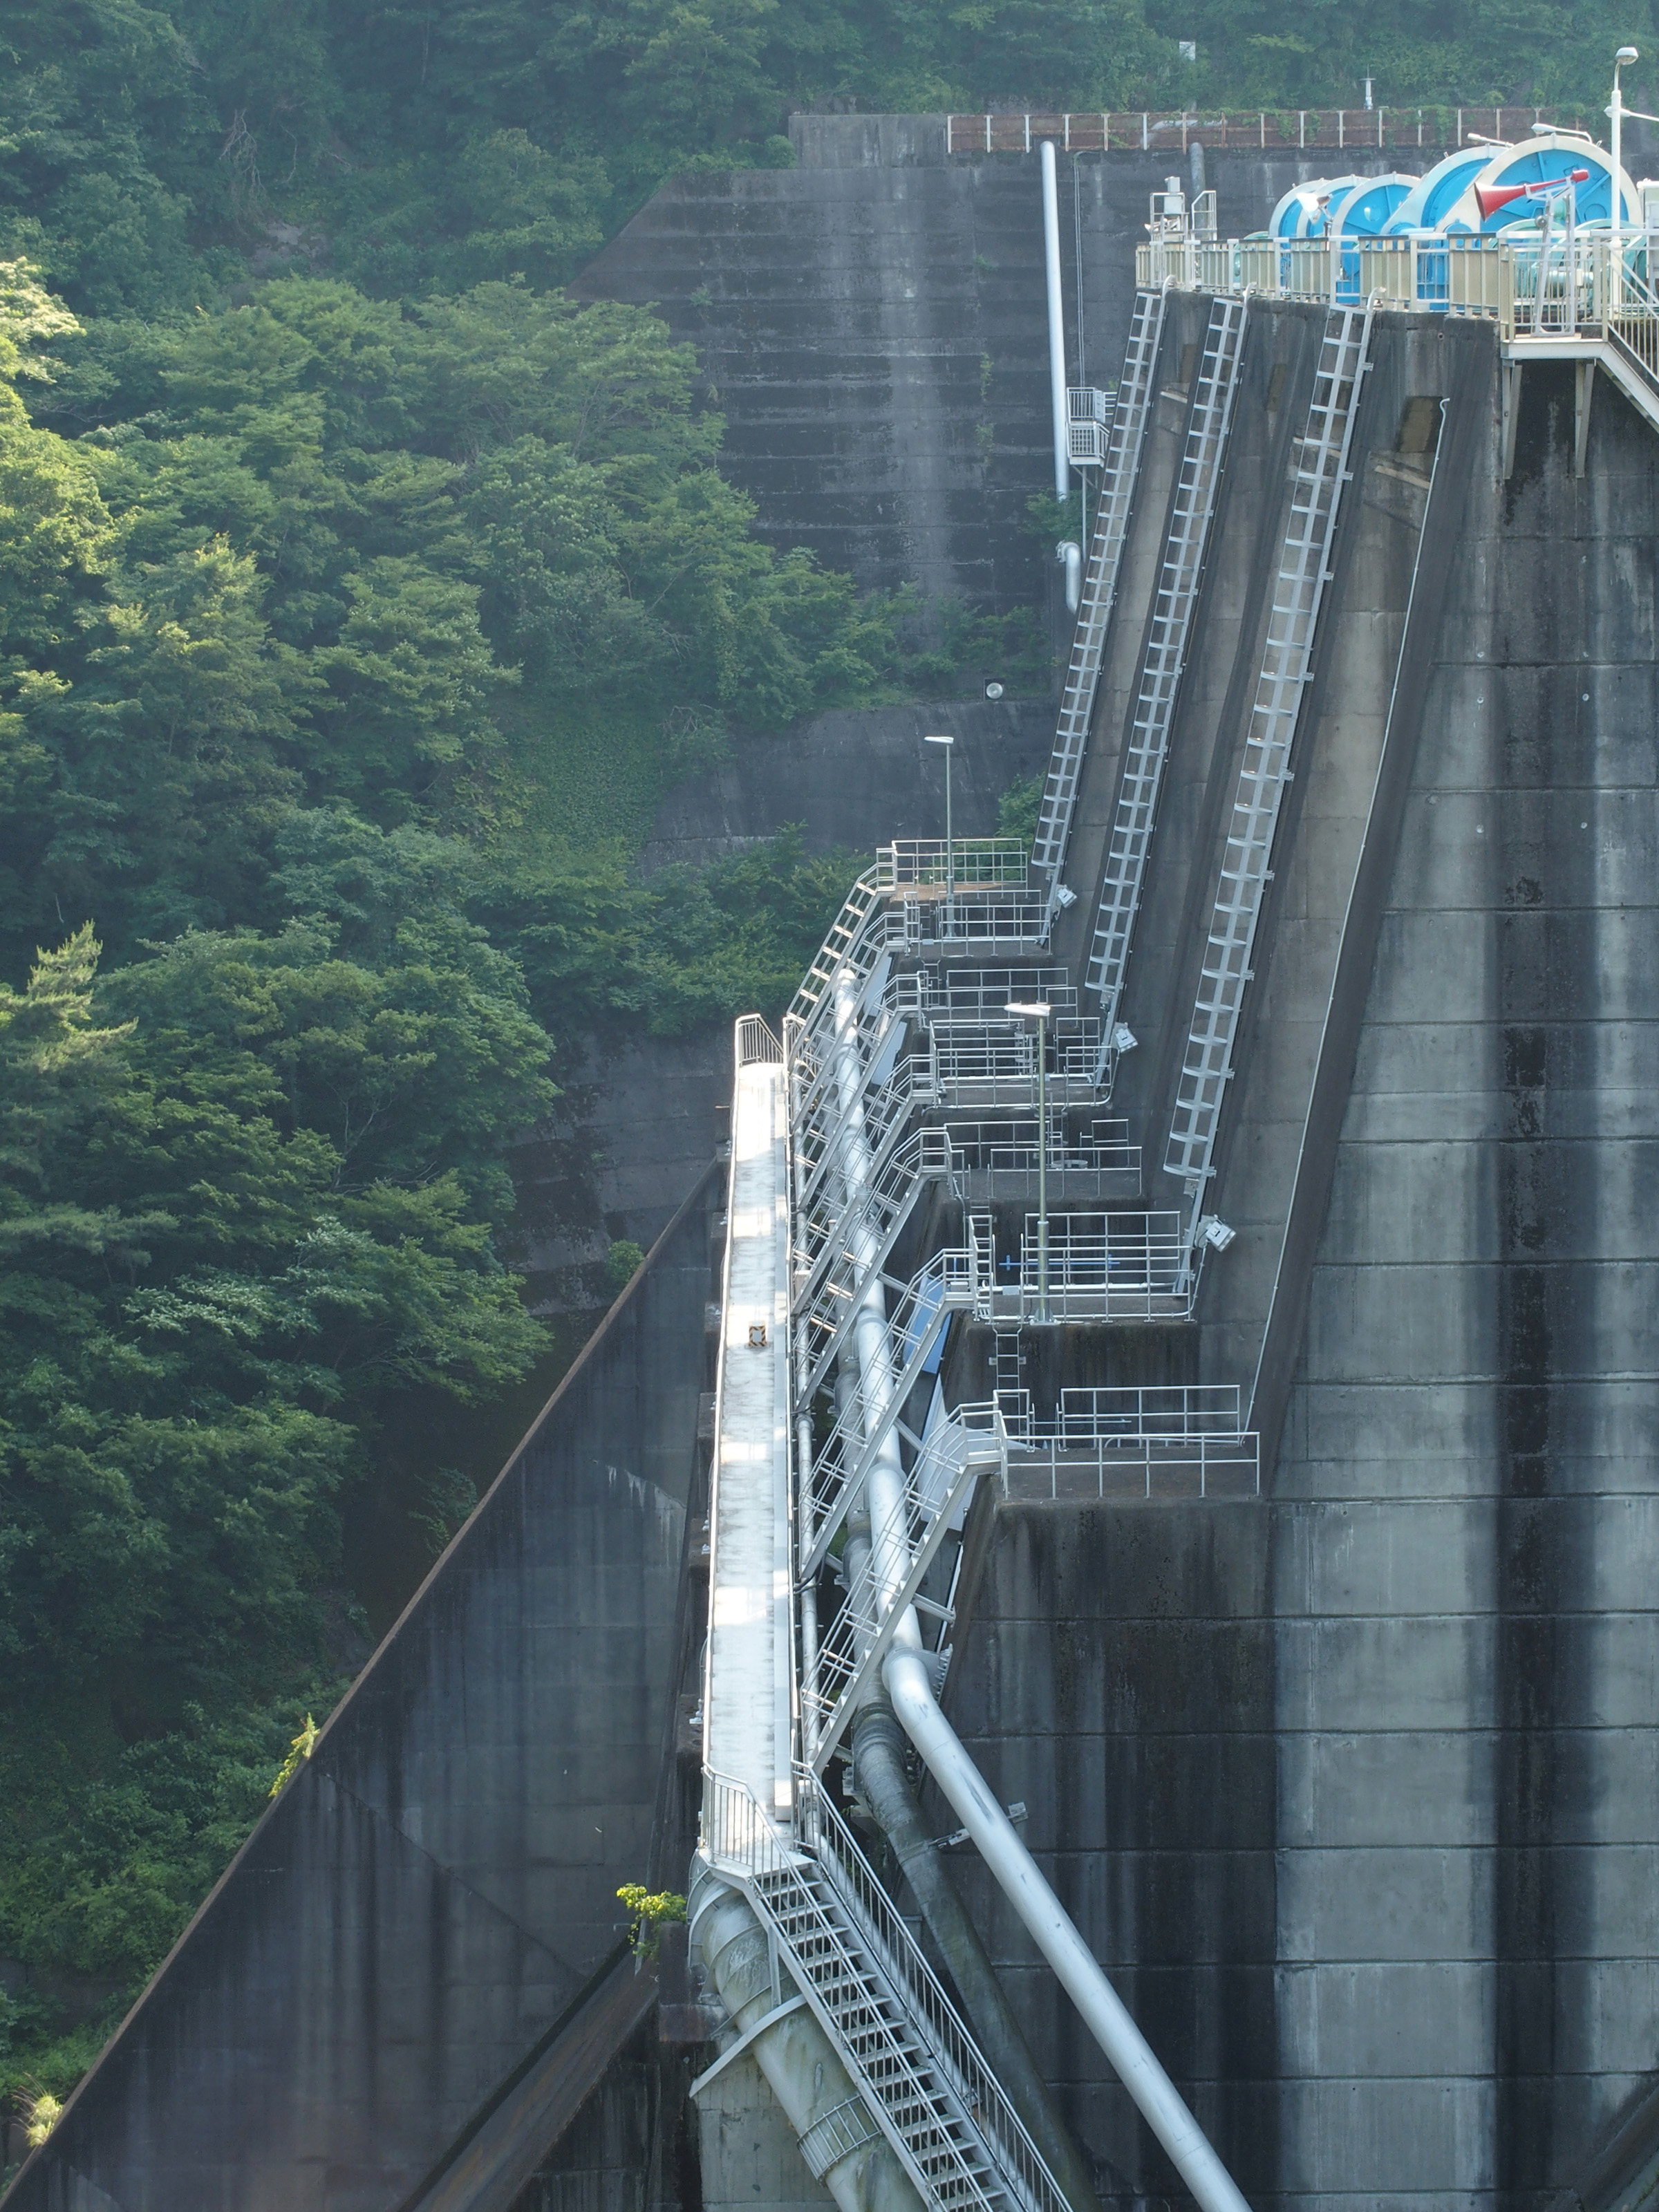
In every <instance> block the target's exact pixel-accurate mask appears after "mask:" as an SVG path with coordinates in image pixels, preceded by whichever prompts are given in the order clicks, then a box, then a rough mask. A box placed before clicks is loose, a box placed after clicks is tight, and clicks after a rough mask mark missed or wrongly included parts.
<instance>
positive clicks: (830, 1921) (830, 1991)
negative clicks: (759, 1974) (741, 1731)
mask: <svg viewBox="0 0 1659 2212" xmlns="http://www.w3.org/2000/svg"><path fill="white" fill-rule="evenodd" d="M795 1811H796V1820H797V1826H798V1831H799V1836H800V1838H801V1847H792V1845H791V1844H789V1843H787V1842H786V1840H785V1839H784V1838H783V1837H782V1836H781V1835H780V1834H779V1832H778V1831H777V1830H776V1828H775V1827H774V1826H773V1825H772V1823H771V1821H770V1820H769V1819H768V1817H767V1815H766V1814H765V1812H764V1811H763V1809H762V1808H761V1807H760V1806H759V1805H758V1804H757V1802H756V1801H755V1799H754V1798H753V1797H752V1796H750V1793H749V1791H748V1790H744V1788H743V1787H742V1786H741V1784H737V1783H733V1782H731V1781H729V1780H727V1779H726V1778H725V1777H724V1776H721V1775H717V1774H708V1775H707V1776H705V1778H704V1784H703V1850H704V1851H705V1853H706V1854H707V1856H708V1860H709V1862H710V1863H711V1864H712V1865H713V1866H714V1867H715V1868H716V1869H718V1870H719V1871H720V1873H721V1874H723V1875H726V1877H727V1878H728V1879H729V1880H731V1881H735V1882H736V1883H737V1885H738V1887H740V1888H741V1889H742V1891H743V1893H744V1895H745V1896H746V1897H747V1898H748V1899H749V1902H750V1905H752V1907H753V1908H754V1911H755V1913H756V1915H757V1918H758V1919H759V1920H760V1922H761V1924H762V1926H763V1928H764V1929H765V1930H766V1933H767V1936H768V1938H769V1942H770V1943H771V1945H772V1946H774V1947H775V1952H776V1954H777V1960H778V1966H779V1969H780V1972H779V1977H778V1979H777V1982H776V1983H775V1993H776V1996H777V2002H778V2008H782V2006H784V2005H785V2004H786V2003H789V2002H793V1999H790V1998H787V1997H786V1996H785V1995H784V1992H783V1988H782V1974H783V1972H787V1974H788V1977H789V1978H790V1979H791V1980H792V1981H793V1983H794V1984H795V1988H796V1990H797V1992H798V1993H799V1996H800V1997H802V1998H804V1999H805V2002H806V2003H807V2004H808V2005H809V2006H810V2007H811V2010H812V2012H813V2014H814V2015H816V2017H817V2021H818V2023H819V2025H820V2026H821V2027H823V2031H824V2033H825V2034H826V2035H827V2036H828V2037H829V2041H830V2044H831V2045H832V2046H833V2047H834V2049H835V2051H836V2055H837V2056H838V2057H840V2058H841V2060H842V2063H843V2064H844V2065H845V2067H846V2069H847V2070H848V2074H849V2075H851V2077H852V2079H853V2080H854V2081H855V2082H856V2083H857V2084H858V2085H859V2092H860V2093H859V2094H858V2095H857V2096H856V2097H854V2098H852V2099H849V2100H847V2101H846V2102H844V2103H843V2104H842V2105H838V2106H835V2107H834V2108H833V2110H832V2111H831V2112H829V2113H826V2114H825V2115H824V2116H823V2118H820V2119H819V2120H818V2121H817V2122H816V2123H815V2124H814V2125H813V2127H812V2128H811V2129H810V2130H808V2132H807V2134H806V2135H805V2136H803V2138H802V2142H801V2148H802V2150H803V2151H804V2152H805V2154H806V2158H807V2162H808V2164H809V2165H810V2166H811V2168H812V2171H813V2172H814V2174H815V2176H816V2177H817V2178H818V2179H822V2178H823V2175H824V2173H826V2172H828V2171H829V2167H830V2166H833V2165H834V2164H835V2163H836V2160H837V2159H838V2158H840V2157H842V2156H844V2155H845V2154H846V2153H847V2152H848V2151H849V2150H852V2149H855V2148H858V2147H859V2146H860V2144H862V2143H865V2142H869V2141H871V2140H872V2137H873V2136H874V2135H875V2133H876V2132H877V2130H879V2131H880V2133H881V2134H882V2135H883V2136H884V2137H885V2138H886V2140H887V2142H888V2143H889V2144H890V2147H891V2148H892V2150H893V2152H894V2154H896V2157H897V2159H898V2160H899V2163H900V2164H901V2166H902V2167H903V2168H904V2171H905V2172H906V2173H907V2174H908V2176H909V2178H910V2179H911V2181H912V2182H913V2183H914V2184H915V2187H916V2190H917V2191H918V2192H919V2194H920V2195H921V2200H922V2202H923V2203H925V2204H927V2205H929V2206H938V2207H939V2208H940V2212H1068V2209H1067V2206H1066V2200H1065V2197H1063V2196H1062V2195H1061V2193H1060V2186H1059V2185H1058V2183H1057V2182H1056V2181H1055V2180H1054V2176H1053V2175H1052V2173H1050V2172H1049V2171H1048V2166H1047V2165H1046V2164H1045V2163H1044V2161H1043V2159H1042V2154H1041V2152H1040V2151H1039V2150H1038V2149H1037V2148H1036V2144H1035V2143H1034V2142H1032V2141H1031V2138H1030V2136H1029V2135H1028V2134H1027V2132H1026V2130H1025V2129H1024V2125H1023V2124H1022V2123H1021V2121H1020V2119H1019V2117H1018V2114H1017V2113H1016V2112H1014V2110H1013V2107H1012V2106H1011V2105H1010V2104H1009V2102H1008V2100H1007V2098H1006V2096H1005V2095H1004V2093H1003V2092H1002V2090H1001V2088H1000V2086H999V2084H998V2082H997V2080H996V2077H995V2075H994V2074H993V2073H992V2071H991V2069H990V2068H989V2066H988V2065H987V2063H986V2062H985V2059H984V2058H983V2057H982V2056H981V2053H980V2051H979V2049H978V2047H977V2045H975V2042H974V2040H973V2039H972V2037H971V2036H970V2035H969V2033H968V2031H967V2029H966V2028H965V2027H963V2023H962V2021H961V2019H960V2018H959V2016H958V2015H957V2011H956V2008H955V2007H954V2005H953V2004H952V2003H951V2000H950V1998H949V1997H948V1996H946V1995H945V1990H944V1989H943V1987H942V1986H941V1984H940V1983H939V1979H938V1977H937V1976H936V1975H935V1974H934V1973H933V1970H932V1968H931V1967H930V1966H928V1964H927V1960H926V1959H924V1958H923V1956H922V1954H921V1951H920V1950H919V1949H918V1948H917V1947H916V1943H915V1938H914V1937H913V1936H911V1934H910V1931H909V1929H908V1928H907V1927H906V1926H905V1925H904V1923H903V1922H902V1920H901V1919H900V1917H899V1916H898V1914H897V1913H896V1911H894V1909H893V1906H892V1904H891V1901H890V1899H889V1898H888V1896H887V1894H886V1893H885V1892H884V1890H883V1888H882V1887H881V1884H880V1882H879V1881H878V1880H877V1878H876V1875H875V1873H874V1871H873V1869H872V1868H871V1867H870V1865H869V1863H868V1862H867V1861H866V1859H865V1857H864V1855H863V1853H862V1852H861V1851H860V1850H859V1847H858V1844H857V1843H856V1842H855V1841H854V1838H853V1835H852V1833H851V1832H850V1830H849V1829H848V1827H847V1825H846V1823H845V1822H844V1821H843V1820H842V1819H841V1816H840V1815H839V1814H837V1813H836V1809H835V1808H834V1807H833V1805H831V1804H830V1803H829V1801H828V1799H827V1797H826V1796H824V1795H823V1792H822V1791H821V1790H819V1789H818V1788H817V1784H816V1783H815V1782H814V1781H813V1779H812V1778H811V1776H810V1775H809V1774H806V1773H805V1772H803V1773H801V1774H800V1775H799V1778H798V1782H797V1794H796V1808H795Z"/></svg>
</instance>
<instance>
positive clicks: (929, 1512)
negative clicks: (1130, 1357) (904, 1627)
mask: <svg viewBox="0 0 1659 2212" xmlns="http://www.w3.org/2000/svg"><path fill="white" fill-rule="evenodd" d="M1006 1443H1007V1437H1006V1430H1005V1429H1004V1426H1003V1424H1002V1419H1001V1416H1000V1413H999V1412H998V1409H997V1407H996V1405H995V1403H994V1401H992V1402H990V1403H988V1404H986V1405H983V1406H958V1407H957V1409H956V1411H955V1412H954V1413H952V1414H951V1416H950V1418H949V1419H946V1420H943V1421H940V1422H938V1423H936V1424H935V1425H934V1427H933V1429H932V1430H931V1431H930V1432H929V1434H928V1436H927V1440H926V1442H925V1443H923V1444H922V1446H921V1450H920V1451H919V1452H918V1453H917V1455H916V1458H915V1462H914V1464H913V1465H912V1466H911V1468H909V1470H908V1473H907V1474H906V1475H905V1477H904V1480H903V1482H902V1484H901V1485H899V1486H898V1489H897V1494H896V1497H895V1498H894V1500H893V1503H892V1505H891V1507H890V1510H889V1511H888V1512H887V1513H886V1514H885V1515H884V1516H883V1517H882V1518H881V1519H880V1520H879V1521H878V1522H874V1521H872V1527H871V1530H870V1543H869V1546H868V1548H867V1550H866V1551H865V1552H864V1553H862V1555H861V1559H860V1565H859V1566H858V1567H857V1568H855V1570H854V1572H853V1574H852V1575H851V1577H849V1580H848V1588H847V1592H846V1595H845V1596H844V1597H843V1598H842V1602H841V1604H840V1605H839V1606H838V1607H836V1612H835V1613H834V1614H833V1615H832V1617H831V1618H830V1620H829V1624H828V1626H825V1627H823V1628H822V1629H821V1630H820V1632H819V1637H818V1646H817V1663H816V1665H815V1667H814V1668H813V1670H812V1679H811V1682H810V1684H805V1685H803V1687H802V1692H801V1711H802V1718H803V1722H804V1723H805V1729H804V1732H805V1738H806V1743H807V1746H808V1747H809V1749H810V1753H811V1764H812V1766H813V1768H814V1770H815V1771H817V1772H819V1773H822V1772H823V1769H824V1767H825V1765H827V1764H828V1763H829V1759H830V1758H831V1757H832V1755H833V1754H834V1752H835V1749H836V1745H837V1743H838V1742H839V1741H840V1740H841V1737H842V1733H843V1732H844V1730H845V1729H846V1728H847V1725H848V1723H849V1722H850V1721H851V1719H852V1717H853V1712H854V1708H855V1707H856V1706H857V1705H859V1704H860V1703H861V1701H862V1699H863V1698H864V1696H865V1694H866V1685H867V1684H868V1683H869V1682H870V1681H871V1680H872V1678H873V1677H874V1675H875V1674H876V1671H877V1669H878V1668H879V1667H880V1665H881V1662H882V1659H883V1658H884V1656H885V1653H886V1650H887V1647H888V1644H889V1643H890V1641H891V1639H892V1638H893V1636H894V1634H895V1633H896V1631H897V1629H898V1627H899V1626H900V1624H901V1622H902V1620H903V1617H904V1615H905V1613H907V1611H908V1608H909V1607H910V1605H911V1604H912V1603H913V1601H915V1596H916V1594H917V1592H918V1591H919V1590H920V1589H921V1585H922V1583H923V1582H924V1581H925V1580H926V1578H927V1571H928V1570H929V1568H930V1567H931V1566H932V1565H933V1560H934V1558H935V1556H936V1555H937V1553H938V1552H939V1547H940V1545H941V1544H942V1543H943V1541H944V1539H945V1533H946V1531H947V1530H948V1529H949V1528H951V1527H952V1526H953V1525H955V1523H956V1522H957V1519H958V1516H959V1515H960V1513H961V1511H962V1510H963V1507H965V1506H966V1504H968V1502H969V1492H970V1491H971V1489H972V1487H973V1485H974V1483H975V1481H976V1480H977V1479H978V1477H979V1476H980V1475H981V1474H999V1473H1000V1472H1001V1471H1002V1464H1003V1454H1004V1450H1005V1448H1006ZM851 1494H852V1491H851V1488H850V1486H849V1490H848V1492H843V1495H842V1500H841V1504H842V1507H843V1508H844V1506H845V1505H846V1504H847V1503H848V1501H849V1498H850V1495H851ZM839 1518H840V1515H839V1511H838V1512H837V1513H836V1515H835V1516H834V1517H833V1518H832V1519H830V1520H828V1521H826V1522H825V1524H824V1528H825V1531H826V1532H828V1531H829V1530H832V1529H833V1528H834V1527H835V1526H836V1522H838V1521H839ZM884 1556H886V1557H894V1556H897V1557H902V1559H903V1560H904V1562H905V1565H904V1571H903V1575H902V1579H901V1580H899V1582H898V1583H897V1584H896V1587H895V1588H892V1589H888V1588H886V1587H885V1586H884V1584H883V1583H882V1581H881V1579H880V1571H879V1568H878V1561H879V1560H880V1559H882V1558H883V1557H884ZM808 1565H809V1566H810V1563H808Z"/></svg>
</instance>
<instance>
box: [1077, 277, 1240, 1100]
mask: <svg viewBox="0 0 1659 2212" xmlns="http://www.w3.org/2000/svg"><path fill="white" fill-rule="evenodd" d="M1245 316H1246V303H1245V301H1243V300H1242V299H1230V298H1218V299H1216V300H1214V301H1212V303H1211V307H1210V320H1209V326H1208V329H1207V330H1206V334H1205V340H1204V353H1203V357H1202V360H1201V362H1200V366H1199V370H1198V374H1197V377H1196V379H1195V380H1194V392H1193V405H1192V411H1191V414H1190V416H1188V427H1187V442H1186V447H1185V450H1184V451H1183V453H1182V461H1181V473H1180V476H1179V477H1178V478H1177V480H1176V494H1175V501H1174V504H1173V507H1172V508H1171V512H1170V534H1169V538H1168V540H1167V542H1166V544H1165V545H1164V562H1163V566H1162V568H1160V570H1159V572H1158V588H1157V591H1156V593H1155V594H1154V597H1153V601H1152V622H1151V624H1150V625H1149V627H1148V629H1147V634H1146V646H1145V647H1144V649H1143V651H1142V653H1141V660H1140V676H1139V683H1138V684H1137V687H1136V691H1135V702H1134V707H1133V711H1132V713H1131V716H1130V723H1129V735H1128V741H1127V744H1126V745H1125V747H1124V755H1123V767H1122V771H1121V775H1120V778H1119V781H1118V790H1117V803H1116V805H1115V808H1114V810H1113V816H1112V828H1111V835H1110V837H1109V840H1108V843H1107V848H1106V866H1105V871H1104V874H1103V878H1102V880H1101V887H1100V906H1099V910H1098V913H1097V919H1096V922H1095V933H1094V943H1093V946H1092V949H1091V952H1090V955H1089V966H1088V971H1087V974H1086V975H1085V986H1086V987H1087V988H1088V989H1089V990H1091V991H1097V992H1098V993H1099V994H1100V1000H1101V1032H1102V1046H1101V1062H1100V1068H1099V1071H1098V1072H1099V1073H1102V1074H1103V1073H1105V1071H1106V1068H1107V1066H1108V1064H1109V1060H1110V1056H1111V1036H1112V1031H1113V1030H1114V1029H1115V1026H1116V1023H1117V1009H1118V1001H1119V1000H1120V998H1121V994H1122V990H1123V975H1124V969H1125V967H1126V966H1127V962H1128V957H1129V945H1130V939H1131V938H1132V936H1133V931H1134V920H1135V914H1136V910H1137V909H1138V908H1139V904H1140V891H1141V884H1142V882H1143V879H1144V878H1145V875H1146V856H1147V853H1148V851H1149V850H1150V848H1151V846H1152V827H1153V823H1154V821H1155V820H1156V817H1157V814H1158V793H1159V791H1160V789H1161V787H1162V784H1163V780H1164V762H1165V760H1166V758H1167V757H1168V755H1169V749H1170V727H1171V725H1172V723H1173V721H1174V719H1175V709H1176V699H1177V697H1178V696H1179V693H1180V689H1181V678H1182V671H1183V670H1184V668H1185V667H1186V664H1187V643H1188V636H1189V635H1190V632H1191V629H1192V620H1193V612H1194V607H1195V605H1196V604H1197V600H1198V587H1199V580H1200V575H1201V574H1202V570H1203V566H1204V550H1205V546H1206V544H1207V542H1208V539H1209V534H1210V524H1211V521H1212V519H1213V516H1214V513H1215V502H1216V494H1217V491H1218V488H1219V485H1220V482H1221V471H1222V464H1223V461H1224V459H1225V454H1226V450H1227V433H1228V429H1229V428H1230V426H1231V421H1232V411H1233V399H1234V396H1235V394H1236V393H1237V389H1238V366H1239V357H1240V355H1241V352H1242V350H1243V339H1244V326H1245Z"/></svg>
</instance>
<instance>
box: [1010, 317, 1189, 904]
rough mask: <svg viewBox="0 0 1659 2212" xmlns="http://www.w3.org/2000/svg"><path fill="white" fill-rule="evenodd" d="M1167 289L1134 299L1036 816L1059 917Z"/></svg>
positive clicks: (1041, 857)
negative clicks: (1062, 877) (1068, 663)
mask: <svg viewBox="0 0 1659 2212" xmlns="http://www.w3.org/2000/svg"><path fill="white" fill-rule="evenodd" d="M1168 296H1169V292H1168V288H1167V287H1166V286H1160V287H1159V289H1158V290H1157V291H1155V292H1138V293H1137V294H1136V295H1135V306H1134V315H1133V319H1132V320H1131V322H1130V325H1129V343H1128V346H1127V349H1126V351H1125V353H1124V356H1123V374H1122V375H1121V377H1120V378H1119V380H1118V387H1117V401H1116V404H1115V407H1114V409H1113V410H1112V427H1111V429H1110V432H1109V435H1108V438H1107V445H1106V459H1105V464H1104V465H1103V468H1102V470H1101V472H1100V504H1099V506H1098V507H1097V508H1096V510H1095V526H1094V531H1093V534H1092V536H1091V540H1090V545H1089V566H1088V568H1087V571H1086V573H1085V576H1084V579H1083V595H1082V598H1081V599H1080V600H1079V605H1078V613H1077V628H1076V629H1075V630H1074V631H1073V635H1072V661H1071V666H1070V667H1069V668H1068V669H1067V671H1066V690H1065V692H1064V694H1063V695H1062V696H1061V699H1060V720H1059V723H1058V726H1056V728H1055V731H1054V754H1053V757H1052V758H1051V759H1050V761H1049V763H1048V783H1047V785H1046V786H1045V787H1044V790H1043V793H1042V811H1041V813H1040V814H1039V815H1038V817H1037V828H1036V842H1035V843H1034V844H1033V846H1032V848H1031V866H1032V867H1033V869H1035V870H1036V871H1039V872H1041V873H1042V874H1043V875H1044V876H1045V877H1046V878H1047V879H1048V902H1047V912H1048V920H1049V921H1050V922H1051V923H1052V921H1053V919H1054V907H1055V904H1056V902H1057V898H1058V894H1059V890H1060V870H1061V869H1062V868H1063V867H1064V866H1065V864H1066V845H1067V843H1068V842H1069V841H1070V838H1071V834H1072V814H1073V809H1074V808H1075V806H1076V805H1077V792H1078V783H1079V779H1080V777H1081V775H1082V773H1083V756H1084V754H1085V751H1086V750H1087V749H1088V744H1089V724H1090V722H1091V720H1092V718H1093V715H1094V708H1095V689H1096V686H1097V684H1098V683H1099V680H1100V666H1101V660H1102V658H1103V654H1104V653H1105V649H1106V633H1107V630H1108V629H1109V627H1110V623H1111V616H1112V609H1113V606H1114V605H1115V604H1116V600H1117V572H1118V568H1119V567H1120V565H1121V562H1122V558H1123V544H1124V540H1125V538H1127V536H1128V532H1129V513H1130V509H1131V507H1133V503H1134V491H1135V485H1136V483H1137V482H1138V480H1139V475H1140V450H1141V447H1142V445H1143V444H1144V443H1145V441H1146V418H1147V416H1148V415H1149V414H1150V413H1151V411H1152V379H1153V375H1154V373H1155V371H1156V369H1157V367H1158V343H1159V341H1160V339H1161V338H1162V337H1163V335H1164V301H1165V300H1166V299H1167V298H1168Z"/></svg>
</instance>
